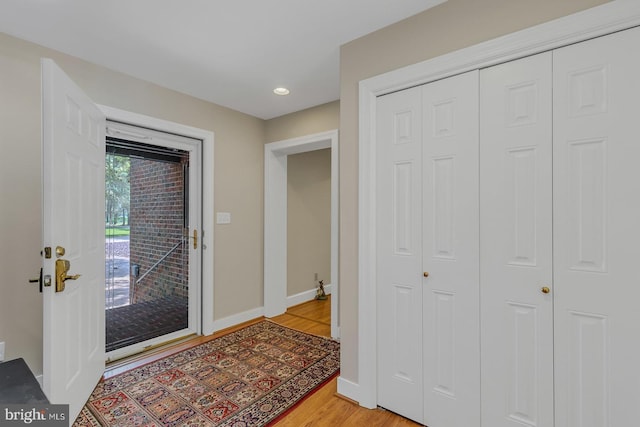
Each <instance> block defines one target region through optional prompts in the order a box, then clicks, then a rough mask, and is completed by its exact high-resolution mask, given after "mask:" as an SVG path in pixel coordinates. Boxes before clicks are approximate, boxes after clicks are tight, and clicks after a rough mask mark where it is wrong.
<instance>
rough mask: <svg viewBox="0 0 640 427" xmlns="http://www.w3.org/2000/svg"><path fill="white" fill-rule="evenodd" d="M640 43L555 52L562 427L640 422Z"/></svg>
mask: <svg viewBox="0 0 640 427" xmlns="http://www.w3.org/2000/svg"><path fill="white" fill-rule="evenodd" d="M639 42H640V29H639V28H634V29H630V30H627V31H624V32H619V33H616V34H612V35H609V36H605V37H601V38H597V39H593V40H590V41H587V42H584V43H580V44H576V45H573V46H569V47H566V48H562V49H559V50H557V51H554V53H553V61H554V169H553V172H554V184H553V185H554V187H553V188H554V200H553V202H554V223H553V228H554V305H555V307H554V309H555V311H554V316H555V381H556V426H567V427H578V426H580V427H586V426H588V427H591V426H594V427H595V426H598V427H602V426H606V427H609V426H611V427H613V426H629V425H635V424H637V420H638V419H640V405H639V404H638V403H639V400H638V385H639V384H640V369H639V368H638V361H639V360H640V341H638V339H637V337H638V325H639V324H640V310H639V309H638V301H639V300H640V288H639V287H638V283H640V274H639V273H638V271H639V270H638V266H637V263H638V247H637V245H638V241H640V221H639V218H640V198H639V197H638V195H639V194H640V179H638V170H639V169H638V159H639V158H640V144H638V134H640V128H639V125H638V124H639V120H638V106H637V105H638V99H640V84H639V83H638V76H639V75H640V60H639V58H638V55H635V54H633V52H635V51H636V50H637V46H638V44H639Z"/></svg>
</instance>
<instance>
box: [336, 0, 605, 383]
mask: <svg viewBox="0 0 640 427" xmlns="http://www.w3.org/2000/svg"><path fill="white" fill-rule="evenodd" d="M606 2H607V1H605V0H574V1H558V0H536V1H532V0H483V1H478V0H449V1H447V2H446V3H443V4H442V5H440V6H438V7H436V8H433V9H431V10H427V11H425V12H423V13H421V14H418V15H415V16H413V17H410V18H408V19H406V20H404V21H401V22H399V23H397V24H394V25H391V26H389V27H386V28H383V29H381V30H379V31H377V32H374V33H372V34H369V35H367V36H365V37H362V38H360V39H358V40H355V41H353V42H351V43H348V44H346V45H344V46H342V48H341V50H340V80H341V88H340V332H341V343H342V344H341V345H342V349H341V351H342V359H341V368H340V375H341V376H342V377H344V378H345V379H347V380H351V381H354V382H356V383H357V382H358V363H357V361H358V348H357V345H358V344H357V343H358V294H357V292H358V262H357V260H358V197H357V194H358V82H359V81H360V80H363V79H366V78H368V77H372V76H375V75H378V74H381V73H384V72H387V71H391V70H394V69H397V68H400V67H403V66H406V65H410V64H414V63H417V62H420V61H424V60H427V59H430V58H433V57H436V56H439V55H442V54H444V53H447V52H451V51H454V50H458V49H461V48H464V47H467V46H471V45H474V44H477V43H480V42H482V41H485V40H489V39H492V38H495V37H498V36H501V35H504V34H508V33H511V32H514V31H517V30H519V29H523V28H526V27H530V26H533V25H535V24H539V23H542V22H545V21H549V20H552V19H554V18H558V17H561V16H565V15H568V14H570V13H573V12H575V11H579V10H582V9H587V8H589V7H592V6H595V5H598V4H602V3H606Z"/></svg>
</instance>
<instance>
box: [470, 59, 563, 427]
mask: <svg viewBox="0 0 640 427" xmlns="http://www.w3.org/2000/svg"><path fill="white" fill-rule="evenodd" d="M480 75H481V78H480V88H481V90H480V98H481V102H480V111H481V124H482V125H481V134H480V157H481V159H482V162H481V164H480V184H481V185H480V242H481V243H480V254H481V263H480V271H481V276H480V280H481V283H482V304H481V325H482V332H481V337H482V338H481V340H482V369H481V370H482V424H483V425H484V426H491V427H520V426H522V425H527V426H540V427H551V426H553V304H552V299H553V288H552V286H551V285H552V252H551V251H552V230H551V225H552V205H551V202H552V193H551V191H552V177H551V169H552V162H551V155H552V153H551V151H552V122H551V120H552V108H551V93H552V91H551V80H552V79H551V53H550V52H548V53H542V54H539V55H536V56H533V57H528V58H524V59H521V60H517V61H512V62H508V63H505V64H501V65H497V66H494V67H491V68H488V69H484V70H482V71H481V74H480ZM545 286H546V287H549V288H550V292H549V293H546V294H545V293H543V292H542V288H543V287H545ZM545 291H546V289H545Z"/></svg>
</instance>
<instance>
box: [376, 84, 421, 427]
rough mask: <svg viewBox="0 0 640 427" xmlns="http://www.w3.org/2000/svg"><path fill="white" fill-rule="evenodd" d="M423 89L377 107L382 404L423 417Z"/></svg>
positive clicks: (388, 99) (393, 97) (380, 102)
mask: <svg viewBox="0 0 640 427" xmlns="http://www.w3.org/2000/svg"><path fill="white" fill-rule="evenodd" d="M420 93H421V92H420V89H419V88H416V89H409V90H405V91H402V92H397V93H394V94H391V95H386V96H384V97H382V98H380V99H379V100H378V104H377V110H378V118H377V126H378V128H377V144H378V150H377V156H378V157H377V162H378V163H377V170H378V188H379V193H378V202H377V230H378V236H377V238H378V244H377V247H378V253H377V260H378V262H377V265H378V271H377V277H378V285H377V290H378V294H377V300H378V307H377V310H378V316H377V318H378V325H377V333H378V339H377V342H378V349H377V353H378V404H379V405H380V406H383V407H385V408H387V409H389V410H391V411H394V412H397V413H399V414H402V415H403V416H406V417H408V418H411V419H413V420H415V421H418V422H422V393H423V391H422V389H423V384H422V283H421V279H420V278H421V276H420V272H421V263H422V232H421V225H422V221H421V209H422V206H421V202H420V201H421V193H420V188H421V183H420V177H421V167H422V165H421V161H422V158H421V130H422V127H421V123H420V120H421V105H420V104H421V98H420Z"/></svg>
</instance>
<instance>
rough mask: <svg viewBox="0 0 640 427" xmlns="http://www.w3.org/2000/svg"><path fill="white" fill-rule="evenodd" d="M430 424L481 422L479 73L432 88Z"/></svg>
mask: <svg viewBox="0 0 640 427" xmlns="http://www.w3.org/2000/svg"><path fill="white" fill-rule="evenodd" d="M422 106H423V115H422V118H423V139H422V140H423V162H422V164H423V177H422V191H423V199H422V200H423V205H422V219H423V227H422V230H423V262H422V264H423V269H424V270H425V272H427V273H428V277H423V278H422V286H424V291H423V292H424V304H423V310H424V312H423V319H424V320H423V321H424V347H423V349H424V350H423V352H424V384H425V392H424V423H425V424H427V425H429V426H432V427H440V426H460V427H462V426H465V427H467V426H474V425H479V420H480V348H479V340H480V337H479V325H478V324H479V282H478V274H479V273H478V264H479V255H478V238H479V232H478V215H479V214H478V208H479V205H478V72H477V71H473V72H469V73H466V74H462V75H459V76H455V77H451V78H448V79H445V80H441V81H437V82H434V83H430V84H427V85H425V86H424V87H423V88H422Z"/></svg>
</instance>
